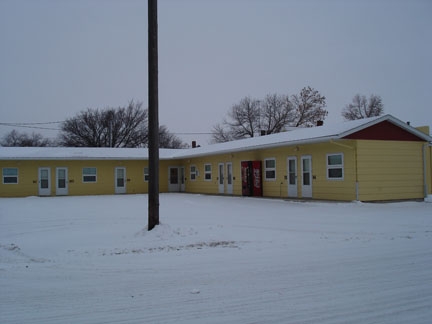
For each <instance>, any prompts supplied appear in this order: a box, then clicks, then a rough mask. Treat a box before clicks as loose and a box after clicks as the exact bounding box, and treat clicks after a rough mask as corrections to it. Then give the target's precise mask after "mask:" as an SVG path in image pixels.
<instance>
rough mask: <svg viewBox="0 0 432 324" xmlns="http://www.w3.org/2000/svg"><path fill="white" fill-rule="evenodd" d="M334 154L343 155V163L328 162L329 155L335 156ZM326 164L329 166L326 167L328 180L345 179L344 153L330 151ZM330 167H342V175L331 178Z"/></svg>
mask: <svg viewBox="0 0 432 324" xmlns="http://www.w3.org/2000/svg"><path fill="white" fill-rule="evenodd" d="M333 155H340V156H341V157H342V164H334V165H329V163H328V159H329V156H333ZM326 166H327V168H326V177H327V180H330V181H343V180H344V177H345V159H344V154H343V153H328V154H327V155H326ZM330 169H342V177H340V178H330V177H329V170H330Z"/></svg>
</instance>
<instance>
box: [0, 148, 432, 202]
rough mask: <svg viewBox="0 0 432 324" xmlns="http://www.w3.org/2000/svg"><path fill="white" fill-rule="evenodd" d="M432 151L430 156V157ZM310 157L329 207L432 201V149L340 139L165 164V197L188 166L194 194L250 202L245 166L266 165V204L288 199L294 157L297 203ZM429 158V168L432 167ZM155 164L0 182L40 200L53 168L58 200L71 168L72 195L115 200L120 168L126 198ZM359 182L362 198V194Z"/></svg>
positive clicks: (90, 163)
mask: <svg viewBox="0 0 432 324" xmlns="http://www.w3.org/2000/svg"><path fill="white" fill-rule="evenodd" d="M423 150H424V154H423ZM338 153H342V154H343V159H344V163H343V172H344V175H343V179H340V180H332V179H328V178H327V154H338ZM302 156H310V157H311V159H312V176H313V179H312V198H313V199H326V200H345V201H350V200H356V199H357V197H358V199H359V200H362V201H373V200H391V199H420V198H423V197H424V195H425V179H426V191H427V193H428V194H429V195H430V194H432V162H431V161H432V147H431V146H430V145H427V144H425V143H424V142H418V141H416V142H409V141H403V142H400V141H380V140H339V141H334V142H328V143H319V144H308V145H291V146H286V147H280V148H272V149H263V150H254V151H245V152H236V153H229V154H218V155H213V156H206V157H199V158H185V159H182V160H161V161H160V165H159V171H160V173H159V188H160V192H169V181H170V180H169V168H170V167H184V169H185V188H184V190H185V191H186V192H190V193H204V194H233V195H237V196H241V195H242V179H241V162H242V161H261V162H262V178H261V183H262V188H263V196H264V197H275V198H286V197H288V170H287V159H288V157H295V158H296V161H297V196H296V197H298V198H303V197H304V193H303V192H302V184H301V182H302V168H301V158H302ZM424 156H425V157H426V161H424ZM268 158H274V159H275V161H276V177H275V179H274V180H265V159H268ZM220 163H223V165H224V171H225V179H226V178H227V177H226V164H227V163H232V172H233V186H232V193H231V192H229V191H228V187H227V184H226V182H225V186H224V187H223V188H222V189H223V190H222V191H220V188H219V178H218V177H219V175H218V167H219V164H220ZM205 164H210V165H211V179H205V171H204V167H205ZM424 164H426V174H424V172H423V169H424ZM147 166H148V161H139V160H123V161H120V160H112V161H110V160H73V161H67V160H64V161H63V160H50V161H41V160H35V161H30V160H20V161H19V160H3V161H0V170H1V168H4V167H16V168H18V184H3V181H0V197H22V196H37V195H38V169H39V168H40V167H48V168H50V171H51V174H50V175H51V192H50V194H51V195H52V196H55V195H56V168H58V167H66V168H67V169H68V179H67V180H68V195H99V194H114V193H115V179H114V177H115V175H114V173H115V171H114V170H115V168H116V167H125V168H126V179H127V181H126V193H127V194H134V193H147V192H148V183H147V182H145V181H144V167H147ZM191 166H195V167H196V168H197V170H198V174H197V176H196V179H195V180H192V179H191V175H190V168H191ZM85 167H96V168H97V181H96V183H84V182H83V180H82V169H83V168H85ZM356 183H358V196H357V192H356Z"/></svg>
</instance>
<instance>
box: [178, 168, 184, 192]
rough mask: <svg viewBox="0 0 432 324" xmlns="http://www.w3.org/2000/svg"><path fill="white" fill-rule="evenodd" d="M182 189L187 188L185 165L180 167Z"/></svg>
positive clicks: (182, 190)
mask: <svg viewBox="0 0 432 324" xmlns="http://www.w3.org/2000/svg"><path fill="white" fill-rule="evenodd" d="M179 170H180V191H181V192H184V191H185V189H186V184H185V168H184V167H180V168H179Z"/></svg>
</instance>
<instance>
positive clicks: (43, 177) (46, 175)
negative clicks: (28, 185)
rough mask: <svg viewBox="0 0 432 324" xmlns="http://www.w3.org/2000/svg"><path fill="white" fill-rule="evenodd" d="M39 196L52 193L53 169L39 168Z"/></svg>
mask: <svg viewBox="0 0 432 324" xmlns="http://www.w3.org/2000/svg"><path fill="white" fill-rule="evenodd" d="M38 183H39V190H38V191H39V196H50V195H51V169H50V168H39V181H38Z"/></svg>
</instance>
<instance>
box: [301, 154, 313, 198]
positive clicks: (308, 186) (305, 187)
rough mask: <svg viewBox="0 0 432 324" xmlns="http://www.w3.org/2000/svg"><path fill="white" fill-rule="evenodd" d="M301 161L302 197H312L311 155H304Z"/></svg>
mask: <svg viewBox="0 0 432 324" xmlns="http://www.w3.org/2000/svg"><path fill="white" fill-rule="evenodd" d="M301 161H302V197H304V198H312V157H311V156H310V155H304V156H302V158H301Z"/></svg>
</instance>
